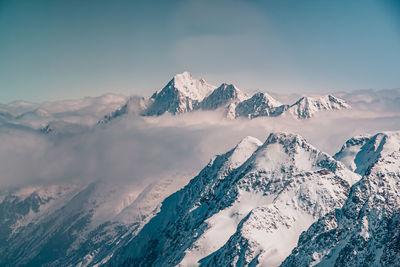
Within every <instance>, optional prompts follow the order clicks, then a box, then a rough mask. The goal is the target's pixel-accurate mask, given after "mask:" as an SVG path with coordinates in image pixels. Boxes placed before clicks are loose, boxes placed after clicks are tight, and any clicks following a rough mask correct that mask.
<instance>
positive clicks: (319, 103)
mask: <svg viewBox="0 0 400 267" xmlns="http://www.w3.org/2000/svg"><path fill="white" fill-rule="evenodd" d="M349 108H350V105H348V104H347V103H346V102H345V101H344V100H342V99H340V98H337V97H334V96H333V95H325V96H321V97H302V98H300V99H299V100H298V101H297V102H296V103H294V104H293V105H291V106H290V107H289V108H288V110H287V112H288V113H290V114H292V115H294V116H295V117H297V118H299V119H305V118H311V117H313V116H314V115H315V114H316V113H317V112H319V111H323V110H330V111H332V110H342V109H349Z"/></svg>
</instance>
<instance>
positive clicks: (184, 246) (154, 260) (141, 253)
mask: <svg viewBox="0 0 400 267" xmlns="http://www.w3.org/2000/svg"><path fill="white" fill-rule="evenodd" d="M239 155H240V157H239ZM358 178H359V176H358V175H356V174H354V173H352V172H350V171H349V170H348V169H347V168H346V167H345V166H344V165H343V164H341V163H340V162H338V161H336V160H335V159H333V158H332V157H330V156H329V155H327V154H325V153H322V152H320V151H318V150H317V149H316V148H314V147H313V146H311V145H309V144H308V143H307V142H306V141H305V140H304V139H303V138H301V137H300V136H297V135H291V134H286V133H277V134H271V135H270V136H269V137H268V139H267V141H266V142H265V143H264V144H263V145H262V146H260V142H259V141H258V140H256V139H254V138H246V139H244V140H243V141H242V142H241V143H240V144H239V145H238V146H237V147H236V148H234V149H233V150H231V151H229V152H228V153H226V154H224V155H221V156H218V157H216V158H215V159H214V160H213V161H212V162H210V164H209V165H208V166H207V167H206V168H204V169H203V170H202V171H201V172H200V173H199V175H198V176H197V177H195V178H194V179H193V180H192V181H191V182H190V183H189V184H188V185H187V186H186V187H185V188H183V189H182V190H180V191H178V192H177V193H175V194H173V195H171V196H170V197H168V198H167V199H166V200H165V201H164V202H163V205H162V207H161V210H160V213H158V214H157V216H155V217H154V218H153V219H152V220H150V222H149V223H148V224H147V225H145V226H144V228H143V229H142V231H141V232H140V233H139V234H138V235H137V236H136V237H135V238H134V239H133V240H132V241H131V242H130V243H129V245H128V246H126V247H125V248H123V249H121V250H119V251H117V252H116V253H115V255H114V257H113V258H112V259H111V261H110V262H109V264H111V265H112V264H122V263H125V264H127V265H135V266H136V265H143V266H147V265H152V266H174V265H176V264H180V265H182V266H192V265H197V264H198V262H201V263H202V264H205V265H211V266H215V265H218V266H230V265H236V264H239V265H248V264H250V263H256V262H260V263H263V264H265V263H268V262H271V264H272V265H277V264H279V263H280V262H281V261H282V260H283V259H284V258H285V257H286V256H287V255H288V254H289V253H290V251H291V248H293V247H294V246H295V245H296V240H297V237H298V236H299V235H300V233H301V231H303V230H305V229H307V227H308V226H309V225H311V223H312V222H313V221H315V220H316V219H318V218H319V217H320V216H322V215H324V214H325V213H326V212H329V211H331V210H333V209H334V208H338V207H341V205H342V204H343V203H344V201H345V199H346V196H347V194H348V192H349V188H350V185H351V184H353V183H354V182H355V181H356V180H358ZM276 240H281V241H282V240H283V242H282V243H281V245H277V244H276Z"/></svg>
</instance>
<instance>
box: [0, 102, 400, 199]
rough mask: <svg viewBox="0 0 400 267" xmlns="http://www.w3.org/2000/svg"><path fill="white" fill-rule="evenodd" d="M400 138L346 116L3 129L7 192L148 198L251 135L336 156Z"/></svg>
mask: <svg viewBox="0 0 400 267" xmlns="http://www.w3.org/2000/svg"><path fill="white" fill-rule="evenodd" d="M388 130H400V116H399V115H397V114H395V113H394V114H389V113H388V114H382V113H379V112H374V111H371V112H368V113H367V112H365V111H359V110H354V109H353V110H346V111H343V112H326V113H321V114H320V115H319V116H317V117H315V118H312V119H310V120H297V119H292V118H288V117H286V118H283V117H279V118H258V119H253V120H247V119H239V120H227V119H224V118H223V116H222V114H219V113H216V112H194V113H190V114H183V115H179V116H170V115H163V116H160V117H139V116H135V115H126V116H122V117H121V118H119V119H116V120H114V121H112V122H110V123H107V124H104V125H100V126H96V127H94V128H87V129H86V128H85V130H83V131H81V132H78V133H66V134H50V135H47V134H44V133H41V132H39V131H33V130H31V129H29V128H24V127H21V126H18V127H16V126H14V125H10V124H7V123H5V124H3V125H1V126H0V138H1V139H0V140H1V145H0V162H1V163H0V173H1V179H0V189H1V190H6V189H11V188H16V187H20V186H27V185H36V184H53V183H55V184H60V183H83V184H87V183H90V182H92V181H99V180H101V181H104V182H106V183H109V184H110V185H113V186H115V185H120V186H125V187H127V188H130V190H134V191H136V192H140V191H141V190H142V189H143V188H144V187H145V186H147V185H148V184H150V183H153V182H155V181H159V180H160V179H163V178H165V177H169V178H171V177H176V178H177V179H178V177H185V179H189V178H191V177H192V176H194V175H195V174H196V173H197V172H198V171H199V170H200V169H201V168H202V167H204V165H205V164H207V162H208V161H209V159H210V158H211V157H212V156H213V155H215V154H219V153H223V152H225V151H227V150H229V149H231V148H232V147H233V146H234V145H235V144H236V143H237V142H239V141H240V140H241V139H242V138H244V137H245V136H247V135H251V136H254V137H257V138H259V139H260V140H262V141H263V140H265V138H266V137H267V135H268V134H269V133H270V132H276V131H287V132H293V133H298V134H300V135H302V136H304V137H305V138H306V139H308V141H309V142H311V143H312V144H314V145H315V146H316V147H318V148H319V149H321V150H323V151H326V152H328V153H330V154H334V153H335V152H337V151H339V149H340V147H341V145H342V144H343V143H344V142H345V141H346V140H347V139H348V138H350V137H352V136H354V135H359V134H368V133H369V134H373V133H376V132H381V131H388Z"/></svg>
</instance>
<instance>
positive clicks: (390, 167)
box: [282, 132, 400, 266]
mask: <svg viewBox="0 0 400 267" xmlns="http://www.w3.org/2000/svg"><path fill="white" fill-rule="evenodd" d="M357 151H358V152H357ZM343 155H346V156H345V157H343ZM349 155H353V156H349ZM337 157H338V158H344V159H345V160H346V161H347V162H350V161H351V160H349V159H350V158H354V159H355V160H353V161H352V163H353V164H354V165H352V166H353V168H355V170H356V172H359V173H360V174H363V175H364V177H363V178H362V179H361V180H360V181H359V182H358V183H356V184H355V185H354V186H353V187H352V188H351V193H350V195H349V198H348V199H347V201H346V203H345V204H344V206H343V208H342V209H339V210H336V211H334V212H331V213H329V214H327V215H326V216H324V217H322V218H320V219H319V220H318V222H316V223H314V224H313V225H312V226H311V227H310V228H309V229H308V230H307V231H306V232H304V233H303V234H302V235H301V236H300V239H299V241H298V245H297V247H296V248H295V249H294V250H293V251H292V254H291V255H290V256H289V257H288V258H287V259H286V260H285V262H284V263H283V264H282V266H311V265H312V266H313V265H318V266H399V262H400V256H399V255H400V246H399V241H400V235H399V227H400V132H387V133H382V134H377V135H375V136H373V137H369V138H368V137H363V138H360V137H357V138H354V139H351V140H349V141H348V143H346V146H345V147H344V148H343V149H342V150H341V152H340V153H339V154H338V155H337Z"/></svg>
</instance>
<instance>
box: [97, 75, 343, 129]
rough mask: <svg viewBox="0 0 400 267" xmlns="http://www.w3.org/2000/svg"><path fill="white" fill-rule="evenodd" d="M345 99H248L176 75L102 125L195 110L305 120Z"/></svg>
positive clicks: (232, 116)
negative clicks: (125, 118) (128, 117)
mask: <svg viewBox="0 0 400 267" xmlns="http://www.w3.org/2000/svg"><path fill="white" fill-rule="evenodd" d="M349 108H350V105H348V104H347V103H346V102H345V101H344V100H342V99H340V98H337V97H334V96H332V95H326V96H322V97H302V98H301V99H299V100H298V101H297V102H295V103H294V104H291V105H288V104H282V103H280V102H279V101H277V100H275V99H274V98H272V97H271V96H270V95H268V94H267V93H261V92H259V93H255V94H253V95H252V96H248V95H246V94H244V93H243V92H241V91H240V90H239V89H238V88H237V87H235V86H234V85H232V84H226V83H223V84H222V85H221V86H219V87H215V86H212V85H209V84H207V83H206V82H205V81H204V80H203V79H200V80H197V79H195V78H194V77H193V76H192V75H191V74H190V73H188V72H184V73H182V74H177V75H175V76H174V77H173V78H172V79H171V81H170V82H169V83H168V84H167V85H166V86H165V87H164V88H163V89H161V90H159V91H157V92H155V93H154V94H153V95H152V96H151V97H150V98H149V99H146V98H139V99H138V98H133V99H130V100H128V102H127V103H126V104H125V105H124V106H122V107H121V108H120V109H118V110H116V111H114V112H112V113H110V114H108V115H106V116H105V117H104V119H103V120H101V121H100V122H101V123H104V122H107V121H109V120H111V119H113V118H116V117H119V116H121V115H123V114H127V113H131V112H132V113H136V114H140V115H143V116H154V115H156V116H158V115H162V114H164V113H170V114H172V115H176V114H180V113H186V112H191V111H195V110H216V109H219V110H222V111H223V112H224V113H225V115H226V116H227V117H228V118H230V119H235V118H240V117H245V118H250V119H252V118H256V117H277V116H281V115H284V114H289V115H291V116H293V117H295V118H299V119H306V118H311V117H313V116H315V114H317V113H318V112H320V111H324V110H326V111H332V110H342V109H349Z"/></svg>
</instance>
